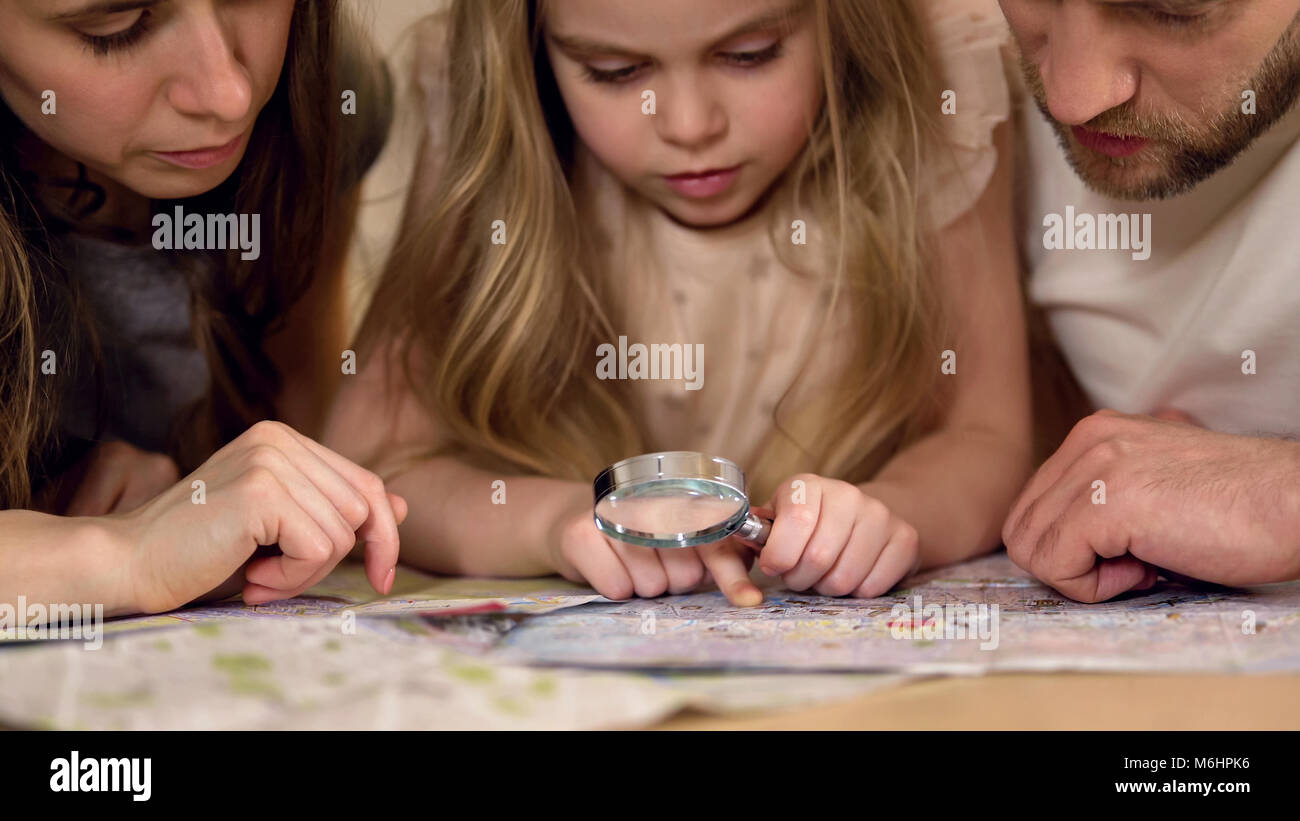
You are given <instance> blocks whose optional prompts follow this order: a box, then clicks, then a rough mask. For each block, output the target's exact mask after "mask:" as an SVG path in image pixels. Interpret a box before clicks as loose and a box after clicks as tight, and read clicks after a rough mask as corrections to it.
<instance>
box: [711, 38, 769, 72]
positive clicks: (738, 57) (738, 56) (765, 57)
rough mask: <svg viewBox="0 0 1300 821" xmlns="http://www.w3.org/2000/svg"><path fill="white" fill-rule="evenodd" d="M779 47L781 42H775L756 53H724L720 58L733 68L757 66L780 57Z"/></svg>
mask: <svg viewBox="0 0 1300 821" xmlns="http://www.w3.org/2000/svg"><path fill="white" fill-rule="evenodd" d="M781 47H782V42H781V41H780V40H777V41H775V42H773V43H772V45H770V46H768V47H767V48H762V49H758V50H757V51H725V52H723V53H722V54H721V55H720V56H721V57H722V59H723V60H725V61H726V62H728V63H730V64H732V65H735V66H743V67H749V66H759V65H762V64H763V63H767V62H770V61H772V60H775V59H776V58H777V57H780V56H781Z"/></svg>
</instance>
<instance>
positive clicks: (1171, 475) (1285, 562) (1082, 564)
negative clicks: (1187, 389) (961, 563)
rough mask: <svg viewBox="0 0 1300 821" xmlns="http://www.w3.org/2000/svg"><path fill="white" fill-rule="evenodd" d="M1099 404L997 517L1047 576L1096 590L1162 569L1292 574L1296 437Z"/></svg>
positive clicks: (1217, 578)
mask: <svg viewBox="0 0 1300 821" xmlns="http://www.w3.org/2000/svg"><path fill="white" fill-rule="evenodd" d="M1162 416H1164V417H1165V418H1164V419H1155V418H1152V417H1149V416H1132V415H1126V414H1121V413H1116V412H1115V411H1108V410H1104V411H1099V412H1098V413H1095V414H1093V415H1091V416H1089V417H1087V418H1085V419H1084V420H1083V421H1081V422H1079V424H1077V425H1075V427H1074V429H1073V430H1072V431H1071V432H1070V435H1069V436H1068V437H1066V440H1065V442H1063V443H1062V444H1061V447H1060V449H1059V450H1057V452H1056V453H1055V454H1053V455H1052V456H1051V458H1049V459H1048V460H1047V461H1046V462H1045V463H1044V464H1043V466H1042V467H1041V468H1039V470H1038V472H1037V473H1036V474H1035V475H1034V477H1033V478H1032V479H1031V480H1030V481H1029V484H1028V485H1027V486H1026V487H1025V490H1024V491H1023V492H1022V493H1021V494H1020V498H1019V499H1018V500H1017V501H1016V504H1015V505H1014V506H1013V507H1012V509H1011V515H1010V516H1008V517H1007V520H1006V523H1005V524H1004V525H1003V528H1002V538H1003V540H1004V541H1005V542H1006V545H1007V553H1008V555H1010V556H1011V558H1012V560H1013V561H1015V562H1016V564H1018V565H1020V566H1021V567H1023V568H1025V569H1026V570H1028V571H1029V572H1030V573H1033V574H1034V575H1035V576H1037V577H1038V578H1039V579H1041V580H1042V581H1043V582H1045V583H1046V584H1049V585H1051V586H1052V587H1053V588H1055V589H1056V590H1058V591H1060V592H1061V593H1063V594H1064V595H1066V596H1069V597H1070V598H1072V599H1077V600H1079V601H1087V602H1097V601H1104V600H1106V599H1109V598H1113V597H1114V596H1118V595H1119V594H1121V593H1124V592H1126V591H1128V590H1134V589H1144V588H1146V587H1149V586H1151V585H1152V584H1154V582H1155V576H1156V573H1157V572H1158V571H1161V570H1165V571H1170V572H1173V573H1178V574H1181V575H1184V576H1190V577H1193V578H1196V579H1201V580H1204V581H1210V582H1217V583H1219V584H1228V585H1244V584H1261V583H1265V582H1275V581H1284V580H1288V579H1295V578H1300V443H1296V442H1289V441H1284V440H1280V439H1266V438H1256V437H1249V436H1232V435H1229V434H1224V433H1215V432H1213V431H1207V430H1203V429H1201V428H1199V427H1196V426H1194V425H1190V424H1186V423H1184V422H1180V421H1166V420H1169V419H1171V418H1172V417H1170V415H1169V414H1162Z"/></svg>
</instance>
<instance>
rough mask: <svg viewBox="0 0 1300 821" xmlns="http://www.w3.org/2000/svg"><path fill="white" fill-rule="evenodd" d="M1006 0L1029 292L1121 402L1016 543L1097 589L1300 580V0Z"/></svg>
mask: <svg viewBox="0 0 1300 821" xmlns="http://www.w3.org/2000/svg"><path fill="white" fill-rule="evenodd" d="M1000 4H1001V6H1002V10H1003V13H1004V14H1005V15H1006V18H1007V21H1008V22H1009V24H1010V26H1011V30H1012V33H1013V34H1014V36H1015V40H1016V42H1017V45H1018V46H1019V51H1020V57H1021V63H1022V69H1023V73H1024V75H1025V80H1026V86H1027V88H1028V91H1029V94H1030V95H1031V96H1032V99H1033V100H1034V101H1036V102H1037V104H1038V106H1037V107H1038V109H1039V111H1038V112H1035V111H1033V110H1032V108H1029V110H1027V111H1026V112H1025V115H1024V118H1023V127H1024V129H1025V143H1026V146H1025V157H1024V162H1025V164H1026V166H1027V167H1026V168H1025V169H1024V170H1025V185H1024V187H1025V191H1024V197H1023V200H1022V207H1023V213H1024V216H1025V225H1026V229H1025V233H1024V235H1023V237H1022V238H1023V240H1024V241H1025V252H1026V259H1027V261H1028V264H1029V266H1030V271H1031V275H1030V281H1029V294H1030V298H1031V299H1032V300H1033V301H1034V303H1035V304H1036V305H1038V306H1039V307H1040V308H1041V309H1042V310H1043V311H1044V312H1045V313H1046V316H1047V318H1048V321H1049V324H1050V325H1051V327H1052V330H1053V332H1054V334H1055V336H1056V338H1057V340H1058V342H1059V344H1060V346H1061V349H1062V351H1063V353H1064V355H1065V357H1066V359H1067V360H1068V361H1069V363H1070V365H1071V368H1072V369H1073V371H1074V373H1075V375H1076V376H1077V378H1078V380H1079V383H1080V384H1081V385H1082V387H1083V388H1084V390H1085V391H1086V393H1087V394H1088V396H1089V398H1090V400H1091V402H1092V404H1093V406H1094V407H1099V408H1115V409H1117V411H1119V412H1116V411H1112V410H1104V411H1101V412H1099V413H1095V414H1093V415H1091V416H1088V417H1086V418H1085V419H1083V420H1082V421H1081V422H1079V423H1078V424H1077V425H1076V426H1075V427H1074V429H1073V430H1072V431H1071V432H1070V434H1069V436H1068V437H1066V439H1065V441H1064V442H1063V443H1062V444H1061V445H1060V447H1059V449H1058V450H1057V451H1056V453H1055V454H1053V455H1052V456H1051V457H1050V458H1049V459H1048V460H1047V461H1046V462H1045V463H1044V464H1043V466H1042V467H1041V469H1040V470H1039V471H1038V473H1037V474H1036V475H1035V476H1034V477H1033V479H1032V480H1031V481H1030V482H1029V484H1028V485H1027V486H1026V488H1025V490H1024V491H1023V493H1022V494H1021V497H1020V499H1019V500H1018V501H1017V502H1016V504H1015V506H1014V507H1013V508H1012V511H1011V514H1010V516H1009V517H1008V518H1007V521H1006V524H1005V525H1004V528H1003V538H1004V540H1005V542H1006V545H1007V549H1008V552H1009V554H1010V556H1011V557H1012V559H1013V560H1015V561H1016V562H1017V563H1018V564H1020V565H1021V566H1022V567H1024V568H1026V569H1027V570H1029V571H1030V572H1032V573H1033V574H1034V575H1035V576H1037V577H1038V578H1040V579H1041V580H1043V581H1044V582H1046V583H1048V584H1050V585H1052V586H1053V587H1054V588H1056V589H1057V590H1059V591H1060V592H1061V593H1063V594H1065V595H1067V596H1069V597H1071V598H1074V599H1078V600H1080V601H1103V600H1105V599H1109V598H1112V597H1114V596H1117V595H1119V594H1121V593H1124V592H1126V591H1129V590H1134V589H1143V588H1146V587H1149V586H1151V585H1152V584H1154V583H1155V578H1156V574H1157V573H1158V572H1164V573H1166V574H1181V575H1184V576H1190V577H1194V578H1197V579H1203V580H1207V581H1212V582H1218V583H1222V584H1231V585H1236V584H1256V583H1263V582H1272V581H1282V580H1288V579H1296V578H1300V441H1297V440H1296V434H1297V433H1300V107H1298V106H1296V104H1295V103H1296V98H1297V96H1300V0H1000ZM1040 113H1041V116H1040ZM1148 414H1149V415H1148Z"/></svg>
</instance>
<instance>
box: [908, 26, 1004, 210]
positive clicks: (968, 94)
mask: <svg viewBox="0 0 1300 821" xmlns="http://www.w3.org/2000/svg"><path fill="white" fill-rule="evenodd" d="M925 7H926V12H927V17H928V19H929V22H930V28H931V38H932V42H933V43H934V47H935V50H936V51H937V57H938V61H939V68H940V70H941V71H942V74H943V77H942V81H941V82H942V85H941V88H942V89H943V91H944V94H943V97H942V98H941V99H940V100H939V101H936V103H937V104H939V105H941V106H943V108H941V109H940V111H941V114H940V118H939V119H940V125H942V126H943V129H944V131H943V136H944V138H945V144H943V145H941V146H940V147H939V150H938V156H936V157H935V159H934V162H933V163H928V164H927V166H926V172H925V174H924V177H923V179H922V191H921V195H922V197H923V198H924V200H925V201H926V203H927V207H928V209H929V215H930V217H931V219H932V220H933V224H934V226H935V227H936V228H943V227H945V226H947V225H948V224H950V223H952V222H953V221H954V220H956V219H957V217H959V216H961V215H962V214H963V213H965V212H966V211H967V210H968V209H969V208H970V207H971V206H972V205H974V204H975V202H976V200H978V199H979V197H980V194H982V193H983V191H984V188H985V186H987V185H988V182H989V180H990V179H991V178H992V176H993V169H994V168H995V167H996V166H997V161H998V152H997V148H996V147H994V145H993V129H994V128H996V127H997V125H998V124H999V123H1001V122H1003V121H1005V120H1007V119H1009V118H1010V116H1011V93H1010V88H1009V86H1008V83H1007V74H1006V69H1005V63H1004V48H1005V47H1006V46H1007V45H1008V44H1009V42H1010V39H1011V35H1010V31H1009V30H1008V28H1007V23H1006V20H1005V19H1004V18H1003V16H1002V11H1001V9H999V8H998V4H997V2H995V0H926V1H925ZM948 92H951V94H949V93H948ZM949 112H951V113H949Z"/></svg>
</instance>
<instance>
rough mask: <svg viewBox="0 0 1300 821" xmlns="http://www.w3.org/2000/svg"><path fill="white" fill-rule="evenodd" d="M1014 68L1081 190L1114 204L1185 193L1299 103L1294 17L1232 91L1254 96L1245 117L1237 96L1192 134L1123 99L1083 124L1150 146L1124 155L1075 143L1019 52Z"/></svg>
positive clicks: (1183, 123)
mask: <svg viewBox="0 0 1300 821" xmlns="http://www.w3.org/2000/svg"><path fill="white" fill-rule="evenodd" d="M1020 68H1021V71H1023V72H1024V75H1025V82H1026V83H1027V84H1028V86H1029V89H1030V91H1031V93H1032V94H1033V97H1034V102H1035V103H1037V104H1038V109H1039V110H1040V111H1041V112H1042V113H1043V116H1044V117H1045V118H1047V122H1049V123H1051V125H1052V128H1053V129H1054V130H1055V131H1056V138H1057V140H1058V141H1059V142H1060V144H1061V149H1062V150H1063V151H1064V152H1065V156H1066V159H1068V160H1069V162H1070V166H1071V167H1072V168H1073V169H1074V172H1075V173H1076V174H1078V175H1079V177H1080V179H1082V180H1083V181H1084V183H1085V184H1086V185H1087V186H1088V187H1089V188H1091V189H1092V190H1094V191H1096V192H1098V193H1100V194H1104V195H1106V196H1109V197H1115V198H1118V199H1128V200H1146V199H1164V198H1165V197H1172V196H1174V195H1176V194H1181V193H1183V192H1185V191H1188V190H1190V189H1192V188H1193V187H1195V186H1196V185H1197V184H1199V183H1200V182H1201V181H1202V180H1204V179H1206V178H1208V177H1209V176H1211V175H1212V174H1214V173H1215V172H1216V171H1218V170H1219V169H1221V168H1223V167H1224V166H1226V165H1228V164H1229V163H1231V162H1232V161H1233V160H1234V159H1236V158H1237V156H1238V155H1239V154H1241V152H1242V151H1245V150H1246V148H1247V146H1249V145H1250V144H1251V143H1252V142H1254V141H1255V139H1256V138H1257V137H1259V136H1260V135H1261V134H1263V133H1264V132H1265V131H1267V130H1268V129H1269V128H1270V127H1271V126H1272V125H1273V124H1274V123H1275V122H1277V121H1278V120H1279V119H1281V118H1282V117H1283V115H1285V114H1286V113H1287V112H1288V111H1289V110H1290V109H1291V107H1292V106H1293V105H1294V104H1295V102H1296V99H1297V98H1300V16H1298V17H1297V18H1296V19H1295V20H1294V21H1293V22H1292V24H1291V27H1290V28H1289V29H1288V30H1287V32H1286V34H1284V35H1283V36H1282V39H1281V40H1280V41H1279V42H1278V44H1277V45H1276V46H1275V47H1274V48H1273V50H1272V51H1271V52H1269V54H1268V56H1267V57H1266V58H1265V59H1264V62H1263V63H1262V64H1261V66H1260V69H1259V70H1258V71H1257V72H1256V73H1255V75H1254V77H1253V78H1251V80H1250V82H1248V83H1246V84H1244V85H1242V86H1240V89H1239V90H1238V93H1240V92H1241V91H1245V90H1247V89H1250V90H1252V91H1254V92H1255V113H1253V114H1247V113H1245V112H1243V111H1242V107H1243V101H1242V100H1241V99H1240V98H1238V99H1235V100H1232V101H1231V102H1230V103H1229V105H1228V107H1227V109H1226V110H1223V111H1220V112H1218V113H1215V114H1211V115H1209V117H1208V120H1209V122H1208V125H1205V126H1202V127H1200V128H1197V127H1194V126H1193V125H1192V124H1190V123H1189V122H1188V121H1187V120H1185V119H1183V118H1181V117H1174V116H1167V115H1161V114H1139V113H1138V112H1137V111H1136V110H1135V108H1134V106H1133V103H1132V101H1129V102H1126V103H1124V104H1122V105H1118V106H1116V107H1115V108H1112V109H1109V110H1107V111H1103V112H1102V113H1101V114H1099V115H1097V116H1096V117H1094V118H1092V119H1091V120H1089V121H1088V122H1086V123H1084V125H1083V127H1084V128H1086V129H1088V130H1090V131H1098V132H1101V133H1104V134H1112V135H1114V136H1117V137H1142V138H1145V139H1148V140H1150V141H1151V142H1149V143H1148V144H1147V145H1146V146H1145V147H1143V148H1142V149H1141V150H1140V151H1138V152H1137V154H1135V155H1133V156H1130V157H1107V156H1105V155H1104V154H1101V153H1098V152H1096V151H1093V150H1091V149H1089V148H1085V147H1084V146H1082V145H1079V144H1078V142H1077V141H1076V140H1075V139H1074V136H1073V134H1071V130H1070V127H1069V126H1066V125H1063V124H1061V123H1059V122H1057V121H1056V120H1055V119H1054V118H1053V117H1052V115H1051V113H1050V112H1049V110H1048V108H1047V92H1046V89H1045V88H1044V86H1043V78H1042V76H1041V75H1040V74H1039V73H1038V67H1037V66H1035V65H1034V64H1033V63H1032V62H1030V61H1029V60H1027V59H1025V57H1024V54H1023V52H1022V53H1021V56H1020ZM1153 171H1154V172H1155V173H1154V174H1153V173H1152V172H1153Z"/></svg>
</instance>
